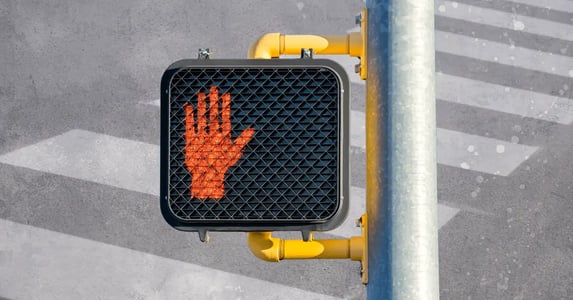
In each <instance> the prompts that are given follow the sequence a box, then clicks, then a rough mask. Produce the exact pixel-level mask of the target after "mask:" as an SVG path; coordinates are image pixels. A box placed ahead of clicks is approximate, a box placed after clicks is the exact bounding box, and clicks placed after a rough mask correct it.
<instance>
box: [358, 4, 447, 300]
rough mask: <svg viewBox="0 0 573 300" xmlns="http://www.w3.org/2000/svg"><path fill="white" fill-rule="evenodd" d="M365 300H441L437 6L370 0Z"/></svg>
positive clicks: (368, 5) (367, 5) (368, 7)
mask: <svg viewBox="0 0 573 300" xmlns="http://www.w3.org/2000/svg"><path fill="white" fill-rule="evenodd" d="M366 7H367V9H368V60H367V63H368V80H367V96H366V128H367V133H366V147H367V150H366V159H367V169H366V170H367V171H366V172H367V185H366V186H367V212H368V218H369V219H368V285H367V297H368V299H393V300H397V299H400V300H401V299H429V300H432V299H439V284H438V279H439V278H438V226H437V187H436V113H435V111H436V110H435V90H434V69H435V62H434V1H429V0H367V2H366Z"/></svg>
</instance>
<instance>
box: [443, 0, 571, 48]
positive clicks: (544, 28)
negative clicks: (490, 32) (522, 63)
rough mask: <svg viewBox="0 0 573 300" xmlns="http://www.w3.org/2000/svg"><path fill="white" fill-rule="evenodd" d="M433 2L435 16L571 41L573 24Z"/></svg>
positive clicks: (456, 3) (450, 3)
mask: <svg viewBox="0 0 573 300" xmlns="http://www.w3.org/2000/svg"><path fill="white" fill-rule="evenodd" d="M435 3H436V7H435V9H436V15H437V16H445V17H449V18H453V19H459V20H464V21H469V22H474V23H480V24H486V25H490V26H496V27H501V28H505V29H509V30H516V31H523V32H527V33H533V34H538V35H544V36H547V37H552V38H556V39H562V40H566V41H573V26H571V25H567V24H562V23H556V22H551V21H547V20H542V19H537V18H533V17H527V16H522V15H518V14H511V13H506V12H501V11H497V10H493V9H489V8H483V7H477V6H471V5H467V4H463V3H458V2H455V1H444V0H438V1H436V2H435Z"/></svg>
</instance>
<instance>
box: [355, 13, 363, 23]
mask: <svg viewBox="0 0 573 300" xmlns="http://www.w3.org/2000/svg"><path fill="white" fill-rule="evenodd" d="M354 23H355V24H356V25H360V23H362V14H357V15H356V17H354Z"/></svg>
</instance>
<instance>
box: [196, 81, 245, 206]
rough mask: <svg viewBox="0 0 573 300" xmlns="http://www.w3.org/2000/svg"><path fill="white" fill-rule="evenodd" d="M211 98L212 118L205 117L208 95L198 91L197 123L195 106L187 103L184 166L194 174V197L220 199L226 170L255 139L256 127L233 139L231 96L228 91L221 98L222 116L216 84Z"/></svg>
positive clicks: (222, 193) (211, 91)
mask: <svg viewBox="0 0 573 300" xmlns="http://www.w3.org/2000/svg"><path fill="white" fill-rule="evenodd" d="M208 97H209V119H207V117H206V114H207V103H206V101H205V99H206V98H207V95H205V93H202V92H199V93H198V98H199V101H198V103H197V126H195V118H194V112H193V107H192V106H191V105H189V104H188V103H187V104H185V165H186V166H187V170H189V172H190V173H191V197H192V198H199V199H221V198H223V195H224V193H225V183H224V182H225V173H226V172H227V170H228V169H229V168H230V167H231V166H233V165H234V164H236V163H237V161H238V160H239V158H241V156H242V155H243V149H244V148H245V146H246V145H247V143H248V142H249V141H250V140H251V139H252V138H253V135H254V133H255V130H254V129H253V128H247V129H245V130H244V131H243V132H242V133H241V135H240V136H239V137H238V138H237V139H236V140H235V141H234V142H233V141H232V140H231V95H230V94H229V93H225V94H223V95H222V96H221V97H220V98H221V100H222V107H221V114H220V115H219V90H218V89H217V87H214V86H213V87H211V89H210V91H209V96H208ZM219 120H220V123H219ZM207 126H208V127H209V130H207Z"/></svg>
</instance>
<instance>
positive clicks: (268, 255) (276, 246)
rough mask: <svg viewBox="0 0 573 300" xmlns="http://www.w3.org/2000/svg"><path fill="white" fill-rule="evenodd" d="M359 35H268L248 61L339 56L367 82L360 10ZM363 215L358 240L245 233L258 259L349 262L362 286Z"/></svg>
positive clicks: (364, 28) (364, 253)
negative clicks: (353, 61)
mask: <svg viewBox="0 0 573 300" xmlns="http://www.w3.org/2000/svg"><path fill="white" fill-rule="evenodd" d="M357 23H359V24H360V29H361V30H360V32H352V33H349V34H346V35H330V36H319V35H284V34H280V33H268V34H265V35H263V36H262V37H260V38H259V39H258V40H257V41H256V42H255V43H253V45H252V46H251V48H250V49H249V58H256V59H271V58H279V57H280V56H281V55H298V54H300V53H301V49H313V53H314V54H316V55H321V54H338V55H350V56H353V57H358V58H360V65H358V66H357V69H356V72H357V73H359V75H360V78H362V79H366V74H367V69H366V48H367V47H366V41H367V36H366V33H367V31H368V30H367V24H368V22H367V11H366V9H363V10H362V12H361V14H360V16H359V17H357ZM367 224H368V223H367V217H366V214H364V215H362V217H361V218H360V219H359V220H358V224H357V225H360V227H361V228H362V234H361V236H354V237H350V238H348V239H332V240H313V239H312V235H311V238H310V239H309V240H308V241H303V240H282V239H280V238H276V237H272V232H248V233H247V234H248V237H247V239H248V243H249V249H251V252H252V253H253V254H254V255H255V256H256V257H258V258H260V259H262V260H265V261H271V262H279V261H281V260H283V259H348V258H350V259H351V260H355V261H360V262H361V264H362V283H364V284H366V283H368V262H367V258H368V244H367V240H368V233H367V227H368V226H367Z"/></svg>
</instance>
